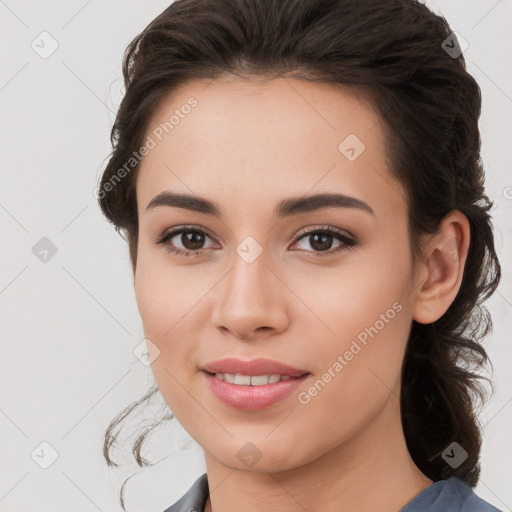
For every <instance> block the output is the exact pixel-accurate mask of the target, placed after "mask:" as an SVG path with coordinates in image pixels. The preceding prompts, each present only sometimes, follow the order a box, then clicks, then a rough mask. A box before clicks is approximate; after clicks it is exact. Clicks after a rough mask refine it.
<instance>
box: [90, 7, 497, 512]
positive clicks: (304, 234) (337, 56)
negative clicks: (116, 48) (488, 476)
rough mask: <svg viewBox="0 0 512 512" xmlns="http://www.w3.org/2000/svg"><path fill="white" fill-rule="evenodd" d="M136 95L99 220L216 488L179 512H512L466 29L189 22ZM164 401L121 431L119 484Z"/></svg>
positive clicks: (360, 20) (368, 14)
mask: <svg viewBox="0 0 512 512" xmlns="http://www.w3.org/2000/svg"><path fill="white" fill-rule="evenodd" d="M123 72H124V76H125V85H126V94H125V96H124V98H123V100H122V103H121V105H120V108H119V111H118V114H117V117H116V121H115V124H114V127H113V129H112V144H113V152H112V155H111V157H110V160H109V162H108V165H107V168H106V169H105V171H104V174H103V177H102V180H101V183H100V187H99V189H98V198H99V202H100V206H101V208H102V210H103V212H104V213H105V215H106V216H107V218H108V219H109V220H110V221H111V222H112V223H113V224H114V225H115V226H116V229H117V230H123V231H124V232H125V234H126V235H127V240H128V242H129V248H130V255H131V260H132V264H133V272H134V286H135V295H136V300H137V304H138V308H139V311H140V314H141V319H142V323H143V327H144V333H145V337H146V343H147V348H148V352H149V360H150V362H151V363H152V365H151V367H152V371H153V374H154V376H155V381H156V384H157V386H158V389H159V391H160V392H161V394H162V396H163V397H164V399H165V401H166V403H167V405H168V406H169V409H170V410H171V411H172V414H171V415H167V416H166V417H164V418H163V419H162V421H163V420H167V419H170V418H172V417H173V416H174V417H176V418H177V419H178V420H179V422H180V424H181V425H182V426H183V427H184V428H185V429H186V430H187V432H188V433H189V434H190V435H191V436H192V438H194V439H195V440H196V441H197V442H198V443H199V445H200V446H201V447H202V448H203V449H204V452H205V461H206V467H207V472H206V473H205V474H204V475H202V476H201V477H200V478H199V479H198V480H197V481H196V482H195V484H194V485H193V486H192V487H191V488H190V490H189V491H188V492H187V493H186V495H185V496H184V497H183V498H182V499H181V500H180V501H179V502H178V503H176V504H174V505H173V506H171V507H170V508H168V509H167V511H168V512H171V511H173V512H176V511H181V510H183V511H185V510H192V509H194V510H200V511H203V510H204V511H208V512H209V511H213V512H216V511H223V510H233V509H235V507H236V509H238V510H243V511H252V510H261V509H263V508H266V509H269V510H272V511H281V510H283V511H295V510H297V511H299V510H300V511H302V510H309V511H313V510H323V511H351V512H354V511H367V510H378V511H381V512H383V511H384V512H388V511H389V512H391V511H398V510H402V511H406V512H412V511H419V510H432V511H437V510H443V511H447V510H463V511H466V512H468V511H476V510H478V511H480V510H482V511H483V510H494V511H495V510H497V509H496V508H494V507H493V506H491V505H490V504H488V503H486V502H485V501H483V500H482V499H480V498H479V497H478V496H477V495H476V494H475V493H474V492H473V491H472V487H474V486H475V485H476V484H477V482H478V478H479V472H480V467H479V462H478V461H479V455H480V446H481V434H480V430H479V427H478V424H477V419H476V411H477V405H478V402H477V399H479V400H480V401H482V400H483V399H484V397H485V389H484V388H483V387H482V386H481V384H480V382H479V379H483V378H484V377H482V376H481V375H479V374H478V373H477V372H478V371H479V370H481V369H483V368H484V365H485V363H486V362H487V354H486V352H485V350H484V348H483V347H482V345H481V341H482V339H483V337H484V335H485V334H486V333H487V331H488V330H489V329H490V325H491V324H490V319H489V318H488V316H487V313H486V311H485V309H483V308H482V307H481V305H480V304H481V302H482V301H483V300H485V299H486V298H487V297H489V296H490V295H491V294H492V293H493V292H494V290H495V288H496V287H497V285H498V282H499V278H500V266H499V262H498V259H497V256H496V252H495V248H494V242H493V231H492V225H491V219H490V215H489V210H490V208H491V206H492V203H491V201H490V200H489V199H488V197H487V196H486V194H485V191H484V186H483V182H484V174H483V169H482V166H481V161H480V154H479V151H480V136H479V132H478V118H479V115H480V105H481V99H480V89H479V87H478V85H477V83H476V82H475V80H474V79H473V78H472V77H471V76H470V75H469V74H468V73H467V71H466V69H465V64H464V58H463V56H462V54H461V51H460V47H459V45H458V42H457V38H456V37H455V35H454V34H453V33H452V31H451V30H450V28H449V26H448V24H447V23H446V21H445V20H444V19H443V18H441V17H439V16H436V15H434V14H433V13H432V12H430V11H429V10H428V9H427V8H426V7H425V6H424V5H423V4H421V3H417V2H415V1H413V0H371V1H366V2H360V1H355V0H178V1H176V2H174V3H173V4H172V5H171V6H170V7H168V8H167V9H166V10H165V11H164V12H163V13H162V14H161V15H159V16H158V17H157V18H156V19H155V20H153V22H151V23H150V24H149V25H148V27H146V29H145V30H144V31H143V32H142V33H141V34H140V35H139V36H137V37H136V38H135V39H134V41H132V43H131V44H130V46H129V48H128V49H127V52H126V54H125V58H124V65H123ZM156 390H157V388H156V387H155V388H153V389H151V390H150V392H149V393H148V394H147V395H146V396H145V397H143V399H142V400H141V401H139V402H137V403H136V404H135V405H134V406H132V407H131V408H129V409H127V410H126V411H124V412H123V413H121V414H120V415H119V416H118V417H117V418H116V419H115V420H114V421H113V422H112V423H111V425H110V426H109V429H108V431H107V433H106V435H105V447H104V448H105V450H104V452H105V456H106V459H107V462H108V463H109V464H111V465H115V463H114V462H113V461H112V460H111V459H110V456H109V449H110V448H111V445H112V444H113V442H114V441H115V438H116V432H117V430H116V429H117V427H118V424H119V423H120V422H121V421H122V420H123V419H124V418H125V417H126V416H127V415H128V414H129V413H130V412H131V411H132V410H133V408H134V407H136V406H138V405H140V404H141V403H143V402H144V401H145V400H147V399H149V398H150V397H151V396H152V395H153V394H154V393H155V392H156ZM147 433H148V431H146V432H145V433H144V434H143V435H142V436H141V437H140V438H139V439H138V440H137V443H136V453H137V460H138V462H139V464H140V465H142V463H143V462H145V461H143V459H141V457H140V446H141V444H142V442H143V441H144V437H145V435H146V434H147ZM121 503H122V504H123V499H122V493H121ZM123 507H124V504H123Z"/></svg>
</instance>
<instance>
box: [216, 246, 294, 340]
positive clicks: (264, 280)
mask: <svg viewBox="0 0 512 512" xmlns="http://www.w3.org/2000/svg"><path fill="white" fill-rule="evenodd" d="M286 291H287V290H286V287H285V285H284V284H283V282H282V281H281V280H280V279H279V278H278V277H277V276H276V272H275V270H273V269H270V268H269V266H268V261H267V259H266V258H265V256H264V254H262V255H260V257H258V258H257V259H256V260H255V261H253V262H251V263H249V262H247V261H245V260H244V259H243V258H242V257H240V256H239V255H238V254H235V255H234V258H233V266H232V268H231V270H230V271H229V272H228V273H227V275H226V276H225V277H224V279H222V281H221V283H219V286H218V296H217V297H216V300H215V306H214V311H213V314H212V322H213V325H214V326H215V327H217V328H218V329H220V330H221V331H224V333H228V332H229V333H231V334H232V335H233V336H235V337H237V338H240V339H243V340H252V339H257V338H261V337H265V338H266V337H269V336H271V335H272V334H277V333H280V332H283V331H284V330H286V329H287V327H288V324H289V311H288V307H289V303H288V301H289V297H288V296H287V294H286ZM288 293H289V292H288Z"/></svg>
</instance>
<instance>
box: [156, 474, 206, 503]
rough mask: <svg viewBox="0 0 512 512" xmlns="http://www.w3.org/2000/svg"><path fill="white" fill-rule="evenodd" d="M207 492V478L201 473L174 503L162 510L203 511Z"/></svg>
mask: <svg viewBox="0 0 512 512" xmlns="http://www.w3.org/2000/svg"><path fill="white" fill-rule="evenodd" d="M208 494H209V489H208V478H207V476H206V473H203V474H202V475H201V476H200V477H199V478H198V479H197V480H196V481H195V482H194V483H193V484H192V486H191V487H190V489H189V490H188V491H187V492H186V493H185V494H184V495H183V496H182V497H181V498H180V499H179V500H178V501H177V502H176V503H174V505H171V506H170V507H169V508H166V509H165V510H164V511H163V512H204V507H205V504H206V500H207V499H208Z"/></svg>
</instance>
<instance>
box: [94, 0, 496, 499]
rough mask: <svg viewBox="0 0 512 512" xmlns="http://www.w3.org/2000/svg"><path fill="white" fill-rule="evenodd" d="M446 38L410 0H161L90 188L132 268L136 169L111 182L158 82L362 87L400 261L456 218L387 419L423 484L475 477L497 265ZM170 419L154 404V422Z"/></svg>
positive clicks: (463, 76) (144, 125) (134, 57)
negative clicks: (384, 164) (403, 215)
mask: <svg viewBox="0 0 512 512" xmlns="http://www.w3.org/2000/svg"><path fill="white" fill-rule="evenodd" d="M447 41H448V42H449V45H448V47H447V45H446V42H447ZM448 48H455V50H456V49H457V48H458V46H457V40H456V39H454V36H453V35H452V31H451V29H450V27H449V25H448V23H447V21H446V20H445V19H444V18H443V17H442V16H438V15H436V14H434V13H432V12H431V11H430V10H429V9H427V7H425V5H423V4H422V3H420V2H417V1H414V0H365V1H361V0H178V1H175V2H174V3H173V4H171V5H170V6H169V7H168V8H167V9H165V10H164V11H163V12H162V13H161V14H160V15H159V16H158V17H157V18H155V19H154V20H153V21H152V22H151V23H150V24H149V25H148V26H147V27H146V28H145V29H144V31H143V32H142V33H141V34H139V35H138V36H137V37H135V39H134V40H133V41H132V42H131V43H130V45H129V46H128V48H127V50H126V53H125V55H124V60H123V74H124V80H125V87H126V93H125V95H124V97H123V100H122V102H121V105H120V107H119V111H118V113H117V117H116V119H115V123H114V125H113V128H112V132H111V142H112V147H113V151H112V153H111V155H110V159H109V161H108V165H107V166H106V169H105V170H104V173H103V176H102V178H101V182H100V185H99V189H98V191H99V192H98V198H99V204H100V207H101V209H102V211H103V212H104V214H105V215H106V217H107V218H108V219H109V220H110V221H111V222H112V223H113V224H114V225H115V227H116V229H117V231H118V232H119V231H120V230H123V231H124V232H125V233H126V234H127V240H128V242H129V250H130V256H131V261H132V264H133V268H134V269H135V266H136V262H137V242H138V218H137V203H136V195H135V185H136V176H137V169H138V165H135V166H134V167H133V170H132V171H131V172H129V173H128V174H126V175H123V178H122V179H118V178H119V172H118V171H119V169H120V168H122V167H123V165H125V164H126V162H127V161H128V160H129V159H130V157H131V156H132V153H133V152H134V151H135V150H136V149H137V148H139V147H141V146H142V144H143V142H144V140H145V137H146V136H147V133H146V131H147V129H148V125H149V122H150V120H151V116H152V114H153V113H154V112H155V109H156V108H157V106H158V105H159V103H160V102H161V101H163V100H165V97H166V96H167V95H168V94H169V93H170V92H171V91H173V90H174V89H176V88H177V87H178V86H179V85H182V84H184V83H186V82H187V81H190V80H193V79H212V80H215V79H216V78H218V77H219V76H220V75H221V74H231V75H236V76H239V77H244V78H250V77H251V76H252V77H260V78H263V79H269V80H270V79H272V78H276V77H279V76H287V77H294V78H300V79H304V80H312V81H316V82H324V83H331V84H345V85H349V86H353V88H354V90H358V91H362V92H365V93H366V94H367V96H368V97H369V98H370V99H371V101H372V104H373V106H374V108H375V109H377V112H378V113H379V114H380V116H381V117H382V119H383V123H382V129H383V131H384V132H385V134H386V137H387V150H388V155H387V156H388V158H389V161H390V162H391V169H392V172H393V174H394V176H395V177H396V179H397V180H398V182H399V183H401V184H402V185H403V186H404V189H405V191H406V194H407V203H408V211H409V233H410V240H411V251H412V254H413V256H414V259H415V260H416V258H417V257H418V256H419V255H420V254H421V244H420V240H421V237H422V235H424V234H435V233H436V232H437V229H438V227H439V224H440V221H441V220H442V219H443V218H444V217H445V216H446V215H447V214H448V213H449V212H450V211H452V210H460V211H461V212H462V213H463V214H465V215H466V216H467V218H468V219H469V222H470V235H471V241H470V245H469V249H468V257H467V261H466V264H465V269H464V276H463V279H462V284H461V287H460V290H459V293H458V294H457V296H456V298H455V300H454V301H453V303H452V304H451V306H450V307H449V309H448V310H447V311H446V313H445V314H444V315H443V316H442V317H441V318H440V319H439V320H437V321H436V322H434V323H431V324H419V323H417V322H415V321H413V323H412V326H411V333H410V337H409V340H408V345H407V350H406V354H405V358H404V362H403V367H402V391H401V415H402V424H403V429H404V434H405V439H406V442H407V446H408V449H409V451H410V454H411V456H412V458H413V460H414V462H415V463H416V465H417V466H418V467H419V469H420V470H421V471H422V472H423V473H424V474H425V475H427V476H428V477H429V478H431V479H432V480H434V481H437V480H441V479H446V478H448V477H450V476H457V477H458V478H460V479H462V480H464V481H465V482H466V483H468V484H469V485H470V486H472V487H474V486H475V485H476V484H477V481H478V478H479V473H480V466H479V457H480V447H481V433H480V426H479V424H478V418H477V412H478V406H479V405H481V404H482V403H483V402H484V401H485V400H486V396H487V395H486V389H485V387H484V386H483V385H482V382H481V380H482V379H483V380H485V381H487V382H489V383H490V384H491V387H492V381H490V379H488V378H486V377H484V376H482V375H481V370H482V369H484V367H485V365H486V364H487V363H489V360H488V356H487V353H486V351H485V349H484V348H483V345H482V342H483V339H484V337H485V336H486V334H488V333H489V332H490V330H491V319H490V316H489V313H488V311H487V310H486V309H485V308H484V307H483V306H482V303H483V302H484V301H485V300H486V299H487V298H488V297H489V296H490V295H491V294H492V293H493V292H494V290H495V289H496V287H497V285H498V282H499V279H500V274H501V271H500V264H499V261H498V258H497V255H496V251H495V247H494V239H493V229H492V224H491V218H490V214H489V212H490V209H491V207H492V204H493V203H492V202H491V201H490V200H489V198H488V197H487V195H486V194H485V191H484V172H483V168H482V162H481V159H480V134H479V130H478V119H479V116H480V109H481V94H480V88H479V86H478V84H477V83H476V82H475V80H474V79H473V77H472V76H471V75H470V74H469V73H468V72H467V71H466V67H465V61H464V57H463V55H462V54H460V55H458V53H460V52H456V53H455V54H454V52H453V51H452V52H449V51H448ZM108 184H110V185H108ZM156 392H157V388H156V386H153V387H152V388H151V389H150V390H149V391H148V393H147V394H146V395H145V396H144V397H142V399H141V400H140V401H138V402H136V403H135V404H132V405H131V406H130V407H128V408H126V409H125V410H124V411H122V412H121V413H120V414H119V415H118V416H117V417H116V418H115V419H114V420H113V421H112V422H111V424H110V425H109V427H108V429H107V432H106V433H105V438H104V455H105V458H106V460H107V463H108V464H109V465H116V463H115V462H113V461H112V459H111V458H110V455H109V452H110V449H111V447H112V445H113V444H114V442H115V441H116V438H117V434H118V433H119V428H118V427H119V425H120V423H121V422H122V421H123V420H124V419H125V417H126V416H128V415H129V414H130V413H131V412H132V411H133V410H134V408H136V407H138V406H140V405H141V404H142V403H144V401H146V400H147V399H149V398H151V397H152V396H153V395H154V394H155V393H156ZM172 417H173V416H172V414H168V413H167V414H166V415H165V416H164V418H161V419H160V422H162V421H164V420H169V419H172ZM155 425H158V423H156V424H155ZM152 428H153V427H152ZM150 430H151V429H147V430H145V431H144V432H143V433H142V434H141V435H140V436H139V438H138V439H137V441H136V443H135V446H134V448H133V453H134V455H135V457H136V459H137V462H138V463H139V465H140V466H142V465H146V464H147V461H145V460H144V459H143V458H141V456H140V448H141V445H142V443H143V441H144V439H145V437H146V436H147V434H148V433H149V432H150ZM452 442H457V443H458V444H459V445H461V446H462V448H463V449H464V450H466V452H467V453H468V456H467V458H466V460H464V462H463V463H462V464H461V465H460V466H458V467H457V468H452V467H451V466H450V465H449V464H447V463H446V462H445V460H444V459H443V458H442V456H441V455H442V452H443V450H444V449H445V448H447V447H448V446H449V445H450V444H451V443H452ZM123 487H124V485H123ZM121 503H123V500H122V490H121ZM123 508H124V505H123Z"/></svg>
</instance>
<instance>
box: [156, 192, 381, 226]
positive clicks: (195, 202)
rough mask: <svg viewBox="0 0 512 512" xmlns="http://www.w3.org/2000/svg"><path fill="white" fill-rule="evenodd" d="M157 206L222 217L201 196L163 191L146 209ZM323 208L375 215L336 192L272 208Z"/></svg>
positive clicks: (283, 212) (278, 212) (288, 211)
mask: <svg viewBox="0 0 512 512" xmlns="http://www.w3.org/2000/svg"><path fill="white" fill-rule="evenodd" d="M159 206H170V207H174V208H184V209H186V210H191V211H195V212H200V213H206V214H207V215H213V216H215V217H219V218H220V217H222V216H223V214H222V211H221V209H220V207H219V205H218V204H217V203H215V202H213V201H210V200H208V199H205V198H203V197H199V196H195V195H190V194H181V193H177V192H169V191H164V192H161V193H160V194H158V195H157V196H155V197H154V198H153V199H152V200H151V201H150V202H149V204H148V205H147V207H146V211H148V210H151V209H153V208H157V207H159ZM323 208H357V209H360V210H363V211H366V212H368V213H370V214H371V215H375V212H374V211H373V208H372V207H371V206H370V205H369V204H368V203H365V202H364V201H362V200H361V199H357V198H355V197H352V196H347V195H345V194H337V193H323V194H315V195H309V196H302V197H291V198H289V199H283V200H282V201H280V202H279V203H277V205H276V206H275V208H274V212H273V213H274V215H275V216H276V217H277V218H278V219H281V218H284V217H288V216H290V215H295V214H298V213H304V212H310V211H314V210H320V209H323Z"/></svg>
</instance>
